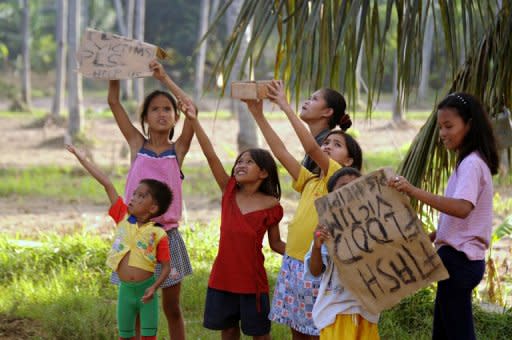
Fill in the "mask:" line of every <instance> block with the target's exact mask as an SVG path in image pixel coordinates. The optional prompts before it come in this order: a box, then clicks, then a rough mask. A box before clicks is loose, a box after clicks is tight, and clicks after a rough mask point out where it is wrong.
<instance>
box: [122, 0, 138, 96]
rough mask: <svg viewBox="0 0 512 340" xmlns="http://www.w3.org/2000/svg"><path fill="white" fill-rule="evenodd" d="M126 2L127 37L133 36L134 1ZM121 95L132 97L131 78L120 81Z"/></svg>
mask: <svg viewBox="0 0 512 340" xmlns="http://www.w3.org/2000/svg"><path fill="white" fill-rule="evenodd" d="M125 4H126V26H125V27H126V34H125V36H126V37H128V38H133V16H134V12H135V2H134V0H127V1H125ZM121 83H122V84H121V86H122V87H121V90H122V92H121V96H122V98H123V99H124V100H131V99H133V91H132V88H133V82H132V80H131V79H126V80H124V81H122V82H121Z"/></svg>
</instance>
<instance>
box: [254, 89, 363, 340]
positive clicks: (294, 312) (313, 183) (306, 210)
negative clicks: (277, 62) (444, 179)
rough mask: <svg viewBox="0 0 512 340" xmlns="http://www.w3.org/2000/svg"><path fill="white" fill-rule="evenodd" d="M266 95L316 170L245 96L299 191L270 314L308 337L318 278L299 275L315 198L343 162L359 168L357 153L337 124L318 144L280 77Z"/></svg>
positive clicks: (294, 332) (314, 220)
mask: <svg viewBox="0 0 512 340" xmlns="http://www.w3.org/2000/svg"><path fill="white" fill-rule="evenodd" d="M269 98H270V99H271V100H272V101H273V102H275V103H277V104H278V105H279V107H280V108H281V110H283V111H284V112H285V113H286V115H287V117H288V119H289V120H290V122H291V124H292V126H293V128H294V130H295V132H296V133H297V136H298V137H299V139H300V141H301V143H302V145H303V147H304V150H305V152H306V153H307V154H308V155H310V156H311V158H312V159H313V161H314V162H315V163H316V164H318V167H319V174H315V173H312V172H310V171H309V170H307V169H306V168H305V167H304V166H301V164H300V163H299V162H298V161H297V160H296V159H295V158H294V157H293V156H292V154H290V152H289V151H288V150H287V149H286V146H285V145H284V143H283V142H282V141H281V139H280V138H279V136H278V135H277V134H276V132H275V131H274V130H273V128H272V127H271V126H270V124H269V123H268V121H267V120H266V119H265V117H264V115H263V112H262V102H261V101H259V102H257V101H247V106H248V107H249V111H251V113H252V114H253V116H254V119H255V120H256V123H257V124H258V126H259V127H260V129H261V131H262V133H263V136H264V137H265V139H266V141H267V144H268V145H269V146H270V149H271V150H272V152H273V153H274V156H276V157H277V159H279V161H280V162H281V164H283V166H284V167H285V168H286V170H287V171H288V173H289V174H290V175H291V176H292V178H293V180H294V183H293V188H294V189H295V190H297V191H298V192H299V193H301V197H300V200H299V204H298V206H297V210H296V212H295V216H294V218H293V220H292V222H291V223H290V225H289V226H288V239H287V241H286V254H285V255H284V256H283V263H282V266H281V271H280V273H279V276H278V281H277V283H276V287H275V290H274V297H273V301H272V308H271V311H270V315H269V318H270V320H272V321H276V322H279V323H283V324H286V325H288V326H290V329H291V332H292V335H293V338H294V339H300V338H304V339H307V338H310V337H311V336H318V334H319V332H318V329H317V328H316V327H315V325H314V323H313V319H312V314H311V311H312V309H313V304H314V300H315V298H316V291H317V289H318V285H319V283H320V281H319V279H313V280H305V279H304V262H303V261H304V255H306V252H307V251H308V249H309V246H310V244H311V241H312V237H311V235H312V233H313V230H314V229H315V227H316V225H317V224H318V216H317V213H316V210H315V207H314V200H315V199H316V198H317V197H320V196H323V195H324V194H326V193H327V187H326V185H327V181H328V179H329V178H330V177H331V175H332V174H333V173H334V172H335V171H336V170H338V169H339V168H341V167H342V166H353V167H356V168H358V169H360V168H361V165H362V154H361V148H360V147H359V145H358V144H357V142H356V141H355V140H354V139H353V138H352V137H350V136H349V135H347V134H345V133H344V132H343V131H341V130H334V131H331V132H330V133H329V134H328V135H327V137H326V138H325V140H324V141H323V143H322V146H319V145H318V144H317V143H316V141H315V139H314V138H313V136H312V135H311V133H310V132H309V131H308V129H307V128H306V127H305V126H304V124H303V123H302V122H301V121H300V119H299V118H298V117H297V116H296V115H295V113H294V112H293V110H292V109H291V107H290V105H289V104H288V101H287V100H286V97H285V94H284V89H283V85H282V84H281V82H277V81H274V82H273V83H272V85H269ZM318 100H319V101H323V100H324V99H322V98H318ZM324 105H325V104H324Z"/></svg>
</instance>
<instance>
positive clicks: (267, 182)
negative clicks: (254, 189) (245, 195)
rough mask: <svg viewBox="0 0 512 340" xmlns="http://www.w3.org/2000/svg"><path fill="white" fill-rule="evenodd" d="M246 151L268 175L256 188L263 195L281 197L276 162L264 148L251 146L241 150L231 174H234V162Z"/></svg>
mask: <svg viewBox="0 0 512 340" xmlns="http://www.w3.org/2000/svg"><path fill="white" fill-rule="evenodd" d="M246 152H248V153H249V154H250V155H251V158H252V159H253V160H254V162H256V164H257V165H258V167H259V168H260V169H262V170H265V171H266V172H267V174H268V176H267V177H266V178H265V179H264V180H263V182H262V183H261V185H260V187H259V188H258V191H259V192H262V193H264V194H265V195H269V196H274V197H275V198H277V199H280V198H281V183H280V182H279V175H278V173H277V164H276V161H275V160H274V157H272V155H271V154H270V152H268V151H267V150H265V149H259V148H252V149H247V150H245V151H242V152H241V153H240V154H239V155H238V156H237V157H236V160H235V165H233V168H232V169H231V176H233V175H234V171H235V166H236V163H238V160H239V159H240V157H242V155H243V154H244V153H246Z"/></svg>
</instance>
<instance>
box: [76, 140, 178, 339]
mask: <svg viewBox="0 0 512 340" xmlns="http://www.w3.org/2000/svg"><path fill="white" fill-rule="evenodd" d="M67 149H68V151H69V152H71V153H72V154H73V155H75V156H76V158H77V159H78V161H79V162H80V163H81V164H82V165H83V167H84V168H85V169H86V170H87V171H88V172H89V173H90V174H91V175H92V176H93V177H94V178H95V179H96V180H97V181H98V182H99V183H100V184H101V185H103V187H104V188H105V191H106V192H107V195H108V197H109V199H110V202H111V203H112V206H111V208H110V210H109V214H110V216H111V217H112V218H113V219H114V221H115V222H116V224H117V225H118V227H117V231H116V235H115V238H114V243H113V244H112V249H111V250H110V252H109V254H108V256H107V265H108V266H109V267H110V268H112V269H113V270H114V271H116V272H117V274H118V275H119V278H120V280H121V285H120V286H119V294H118V303H117V326H118V330H119V338H120V339H130V338H132V337H134V336H135V318H136V316H137V315H138V314H140V322H141V335H142V339H144V340H150V339H155V340H156V334H157V326H158V314H159V313H158V299H157V298H155V296H154V295H155V290H156V289H158V287H159V286H160V284H161V283H162V282H163V281H164V280H165V278H166V277H167V276H168V275H169V271H170V265H169V261H170V255H169V244H168V241H167V234H166V233H165V231H164V230H163V229H162V228H161V227H159V226H158V225H155V223H154V222H151V219H152V218H153V217H156V216H159V215H161V214H163V213H164V212H165V211H166V210H167V208H168V207H169V205H170V204H171V201H172V192H171V190H170V189H169V187H168V186H167V185H166V184H165V183H162V182H160V181H157V180H153V179H144V180H142V181H140V183H139V185H138V187H137V189H136V190H135V191H134V193H133V195H132V197H131V199H130V202H129V203H128V205H126V204H125V203H124V202H123V200H122V198H121V197H120V196H119V195H118V193H117V191H116V189H115V188H114V185H113V184H112V182H111V181H110V180H109V178H108V177H107V176H106V175H105V174H104V173H102V172H101V170H99V169H98V168H97V167H96V166H95V165H94V164H93V163H91V162H89V161H88V160H87V159H86V158H85V156H84V154H83V153H81V152H79V151H78V150H76V149H75V147H74V146H72V145H68V146H67ZM157 262H160V263H161V265H162V271H161V273H160V275H159V276H158V278H156V279H155V277H154V274H153V273H154V271H155V266H156V263H157Z"/></svg>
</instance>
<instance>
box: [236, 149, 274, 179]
mask: <svg viewBox="0 0 512 340" xmlns="http://www.w3.org/2000/svg"><path fill="white" fill-rule="evenodd" d="M233 173H234V175H235V179H236V181H237V182H238V183H242V184H243V183H250V182H255V181H258V180H263V179H265V178H266V177H267V176H268V174H267V171H265V170H263V169H262V168H260V167H259V166H258V164H256V162H255V161H254V159H252V157H251V153H250V152H244V153H243V154H242V155H241V156H240V157H239V158H238V160H237V162H236V164H235V169H234V171H233Z"/></svg>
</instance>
